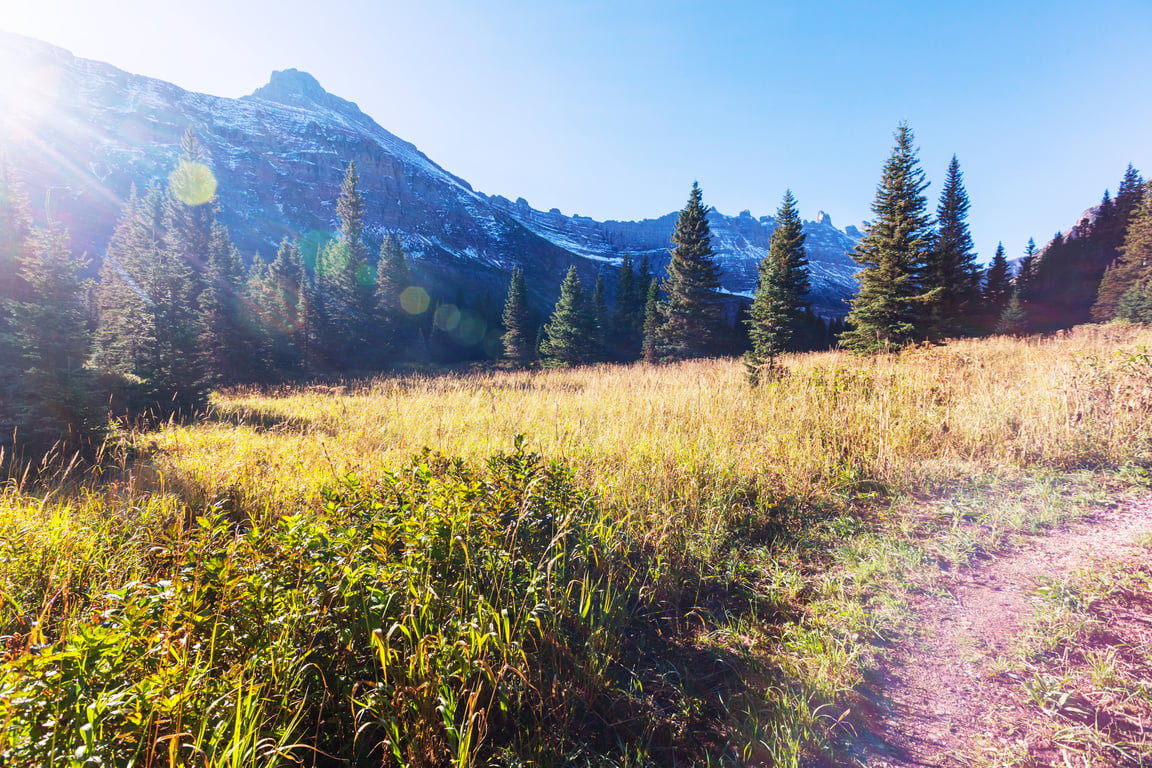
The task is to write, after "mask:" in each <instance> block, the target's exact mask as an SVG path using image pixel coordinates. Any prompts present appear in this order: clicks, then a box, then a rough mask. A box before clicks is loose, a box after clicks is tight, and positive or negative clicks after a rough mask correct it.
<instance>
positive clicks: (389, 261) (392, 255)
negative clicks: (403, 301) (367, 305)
mask: <svg viewBox="0 0 1152 768" xmlns="http://www.w3.org/2000/svg"><path fill="white" fill-rule="evenodd" d="M411 283H412V274H411V271H410V270H409V267H408V258H407V256H406V255H405V254H404V249H403V247H401V245H400V240H399V238H397V237H396V236H395V235H394V234H389V235H388V236H387V237H386V238H384V242H383V244H381V246H380V261H379V262H378V263H377V265H376V313H375V316H376V322H375V326H374V334H373V335H374V337H375V338H374V346H375V347H376V350H377V355H376V356H377V360H378V364H381V365H386V364H389V363H394V362H397V361H398V360H399V359H400V358H401V356H402V355H403V353H404V350H406V349H407V348H408V346H409V344H410V342H411V340H412V337H413V336H414V331H415V328H414V327H413V325H412V324H411V323H410V322H409V320H408V313H406V312H405V311H404V308H403V307H401V306H400V294H401V293H403V292H404V289H405V288H407V287H408V286H409V285H410V284H411Z"/></svg>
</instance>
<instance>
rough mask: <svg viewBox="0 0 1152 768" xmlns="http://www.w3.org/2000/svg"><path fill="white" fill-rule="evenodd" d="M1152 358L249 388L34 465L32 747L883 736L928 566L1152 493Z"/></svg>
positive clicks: (272, 751)
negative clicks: (868, 683)
mask: <svg viewBox="0 0 1152 768" xmlns="http://www.w3.org/2000/svg"><path fill="white" fill-rule="evenodd" d="M1150 350H1152V330H1150V329H1146V328H1141V327H1133V326H1122V325H1117V326H1088V327H1083V328H1078V329H1076V330H1074V331H1072V332H1069V333H1065V334H1060V335H1057V336H1054V337H1047V338H1039V337H1034V338H1029V339H1014V338H1003V337H1002V338H992V339H984V340H972V341H957V342H952V343H950V344H948V345H945V346H934V347H933V346H924V347H917V348H913V349H908V350H905V351H903V352H901V353H899V354H892V355H880V356H875V357H853V356H849V355H845V354H841V353H832V352H829V353H818V354H805V355H795V356H786V357H785V358H784V361H783V362H784V366H785V368H786V369H787V374H786V375H784V376H783V377H780V378H778V379H776V380H773V381H771V382H768V383H766V384H764V385H762V386H760V387H758V388H755V389H753V388H750V387H749V386H748V385H747V383H746V380H745V375H744V370H743V366H742V364H741V363H740V362H739V361H735V360H701V361H691V362H686V363H682V364H678V365H672V366H647V365H633V366H597V367H592V368H584V369H577V370H554V371H477V372H471V373H451V374H447V373H445V374H435V375H432V374H428V375H419V374H417V375H408V376H397V377H387V378H378V379H374V380H372V381H366V382H347V383H343V384H339V385H336V386H331V385H328V384H325V385H315V386H302V387H297V388H284V389H278V390H255V389H253V390H236V391H225V392H221V393H218V394H216V395H215V396H214V399H213V407H212V411H211V413H209V414H207V415H206V416H205V417H204V418H202V419H200V420H198V421H196V422H195V423H192V424H187V425H178V424H168V425H165V426H162V427H160V428H158V429H154V430H152V431H150V432H147V433H135V432H131V431H127V430H123V431H121V432H120V433H119V434H118V435H117V436H116V440H115V441H114V444H112V445H110V446H109V448H108V449H107V455H108V456H109V457H113V458H116V459H118V463H117V462H116V461H112V460H109V461H106V462H105V465H104V466H103V467H102V468H101V469H100V470H99V471H92V472H90V473H88V474H81V472H80V470H78V469H74V468H72V467H70V466H69V465H68V464H67V463H66V462H64V463H62V464H61V466H60V467H59V468H58V469H57V471H56V474H55V487H53V488H39V489H38V488H36V487H34V486H33V483H32V482H31V481H29V480H27V479H26V477H27V476H23V475H19V474H14V475H13V476H12V477H11V478H10V479H9V482H8V484H7V486H6V490H5V492H4V493H3V495H2V496H0V563H2V565H0V598H2V601H0V606H2V607H0V633H2V634H3V640H4V642H5V643H6V650H5V655H4V657H3V658H4V665H3V667H2V668H0V720H2V721H3V725H4V728H3V729H2V731H3V733H4V736H2V737H0V754H2V755H5V756H6V757H7V758H8V759H9V760H11V761H13V762H14V763H22V762H29V763H33V764H34V763H36V762H40V763H43V764H48V763H53V764H69V765H76V766H82V765H91V764H95V763H94V762H93V760H95V759H96V757H97V756H98V755H113V756H114V759H108V760H106V763H105V764H123V765H157V766H159V765H185V764H186V765H212V766H217V765H219V766H223V765H300V764H305V765H313V764H316V765H345V764H364V765H368V764H371V765H380V764H385V765H421V766H422V765H428V766H439V765H482V764H500V765H574V764H598V765H622V766H623V765H664V764H672V763H673V762H691V763H694V764H716V765H745V764H750V763H751V764H774V765H799V764H800V763H801V762H802V761H803V760H804V759H805V757H804V756H805V755H812V754H814V753H818V752H824V753H829V752H834V751H835V749H836V744H837V743H838V740H840V739H842V738H847V735H848V734H849V732H850V731H851V723H852V722H853V718H855V717H858V716H859V714H858V712H857V713H854V710H857V709H858V707H856V703H857V701H858V694H857V692H856V691H855V689H856V688H857V687H858V686H859V685H860V683H861V681H862V679H863V678H862V675H863V672H864V671H865V670H866V669H867V668H868V667H869V665H870V664H871V663H872V662H871V658H872V654H873V653H874V652H875V650H874V648H875V646H874V645H873V644H874V643H875V642H876V641H879V640H883V639H889V638H891V637H893V636H896V635H898V634H899V632H900V631H902V630H901V626H902V625H901V621H902V619H901V616H902V615H903V614H902V612H903V606H902V597H901V595H902V592H903V591H904V590H907V589H909V588H910V586H909V585H910V584H911V583H913V582H916V581H917V580H918V579H919V580H920V581H921V582H923V581H924V580H925V579H926V580H927V581H928V582H930V581H931V577H930V576H928V577H924V578H920V577H918V576H915V575H914V574H917V573H920V572H922V571H925V572H926V570H927V569H930V568H932V567H935V563H936V562H938V561H939V559H940V558H941V557H945V558H946V559H950V560H952V561H955V562H958V563H961V564H962V563H963V562H965V559H966V558H967V557H968V556H969V555H970V553H971V552H972V551H974V548H975V547H977V546H978V545H979V544H980V542H981V541H983V542H984V543H985V544H986V545H989V546H991V545H995V544H996V543H998V541H999V539H996V538H995V537H996V536H997V535H999V534H998V533H996V531H1002V530H1004V529H1010V530H1033V529H1034V528H1035V527H1036V525H1037V521H1042V522H1044V523H1048V522H1053V521H1058V520H1060V519H1062V518H1064V517H1067V516H1069V514H1070V513H1068V512H1067V509H1069V508H1071V507H1077V506H1078V505H1080V503H1081V501H1080V500H1077V499H1075V498H1070V497H1069V496H1068V495H1067V493H1065V494H1064V495H1061V492H1051V493H1049V492H1044V493H1041V494H1040V495H1041V496H1043V499H1042V500H1041V502H1040V503H1038V504H1037V503H1032V502H1029V503H1023V502H1020V501H1019V499H1016V500H1013V499H1007V498H1006V497H1005V493H1006V491H1005V489H1006V488H1009V489H1011V488H1015V489H1021V488H1023V489H1025V490H1027V489H1033V490H1034V489H1036V488H1037V487H1040V486H1044V487H1045V488H1048V489H1051V488H1054V487H1057V486H1060V485H1061V483H1062V482H1063V481H1061V480H1059V478H1074V477H1075V478H1080V479H1079V480H1076V481H1075V482H1070V484H1071V485H1073V486H1076V487H1077V488H1079V489H1080V490H1079V491H1076V493H1080V494H1081V497H1084V498H1088V500H1089V501H1091V500H1096V499H1098V498H1099V495H1100V492H1102V491H1106V492H1109V493H1111V492H1123V491H1124V489H1125V488H1129V487H1132V485H1133V483H1134V482H1137V483H1138V482H1143V479H1144V478H1146V476H1147V468H1148V467H1149V466H1150V465H1152V351H1150ZM520 435H523V436H524V438H523V442H522V443H520V442H518V440H517V438H518V436H520ZM426 448H427V449H431V453H429V452H427V451H425V449H426ZM457 458H459V460H457ZM554 461H555V462H558V463H553V462H554ZM1085 473H1089V479H1088V480H1084V479H1083V478H1084V477H1085ZM1037 477H1040V478H1046V479H1043V480H1042V481H1039V485H1037V481H1036V480H1035V478H1037ZM1053 478H1056V479H1057V480H1055V481H1054V480H1053ZM1077 483H1078V485H1077ZM1085 488H1088V490H1084V489H1085ZM1093 488H1094V489H1095V490H1092V489H1093ZM982 489H984V490H982ZM958 493H959V494H960V496H957V494H958ZM1022 493H1023V492H1022ZM992 494H995V497H993V496H992ZM1008 495H1009V496H1010V495H1011V494H1010V493H1009V494H1008ZM1024 495H1027V493H1024ZM961 497H962V498H961ZM1021 498H1022V497H1021ZM909 499H914V500H918V501H917V502H916V504H910V503H909ZM935 499H948V500H949V501H948V504H950V505H951V506H949V507H947V508H948V509H950V510H952V511H951V512H950V513H949V514H951V518H948V516H947V515H938V516H937V518H932V519H934V520H935V522H931V523H930V524H928V525H925V523H924V518H923V515H921V514H919V513H916V512H909V511H908V510H909V509H913V508H915V507H917V506H919V507H923V506H925V505H927V506H929V507H932V505H933V504H935V503H936V502H935V501H934V500H935ZM957 510H959V511H957ZM930 517H931V516H930ZM993 529H995V530H994V531H993ZM989 531H993V533H989ZM981 536H983V537H984V538H983V539H981V538H980V537H981ZM965 553H967V554H965ZM55 691H67V692H68V695H67V696H59V695H56V694H55V693H54V692H55Z"/></svg>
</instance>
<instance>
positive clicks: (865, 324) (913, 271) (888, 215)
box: [840, 123, 939, 352]
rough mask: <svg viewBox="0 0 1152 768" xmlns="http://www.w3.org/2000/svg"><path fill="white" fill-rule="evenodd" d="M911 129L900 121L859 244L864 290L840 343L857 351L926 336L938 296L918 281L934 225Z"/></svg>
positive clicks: (856, 256)
mask: <svg viewBox="0 0 1152 768" xmlns="http://www.w3.org/2000/svg"><path fill="white" fill-rule="evenodd" d="M913 140H914V137H913V135H912V129H911V128H909V127H908V124H907V123H901V124H900V127H899V128H898V129H897V131H896V145H895V147H894V148H893V150H892V155H891V157H889V159H888V161H887V162H886V163H885V165H884V173H883V176H882V178H881V180H880V185H879V186H878V187H877V189H876V199H875V200H874V201H873V203H872V211H873V213H875V214H876V220H875V221H874V222H873V224H872V226H871V227H869V228H868V232H867V233H866V234H865V235H864V238H863V239H862V240H861V241H860V242H859V243H858V244H857V245H856V249H855V252H854V253H853V255H852V258H853V259H855V261H856V263H857V264H860V265H861V266H863V267H864V269H862V270H861V271H860V272H858V273H857V274H856V278H857V279H858V280H859V281H860V289H859V291H858V292H857V294H856V297H855V298H853V299H852V302H851V305H852V310H851V311H850V312H849V314H848V317H847V319H846V323H847V324H848V325H850V326H851V330H848V331H845V332H844V333H843V334H842V335H841V337H840V343H841V344H842V345H844V346H845V347H846V348H848V349H851V350H853V351H855V352H874V351H877V350H882V349H887V348H890V347H901V346H904V345H905V344H907V343H908V342H910V341H913V340H915V339H917V338H920V337H922V336H923V335H924V325H925V314H926V309H927V308H928V307H929V306H930V305H931V304H932V302H933V301H935V299H936V297H937V296H938V295H939V294H938V292H934V291H932V290H929V291H925V290H924V288H923V286H922V285H921V283H920V280H921V279H922V276H923V273H924V269H925V266H926V264H927V262H928V258H929V255H930V254H931V253H932V248H933V236H932V224H931V220H930V218H929V216H928V213H927V211H926V207H927V201H926V198H925V197H924V190H925V189H927V188H928V182H927V181H925V180H924V171H923V170H921V168H920V167H919V160H918V158H917V156H916V149H915V147H913V145H912V142H913Z"/></svg>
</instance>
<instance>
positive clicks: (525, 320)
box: [501, 267, 536, 366]
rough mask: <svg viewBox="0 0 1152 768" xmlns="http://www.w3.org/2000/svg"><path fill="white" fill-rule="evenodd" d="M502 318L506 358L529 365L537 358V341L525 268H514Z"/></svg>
mask: <svg viewBox="0 0 1152 768" xmlns="http://www.w3.org/2000/svg"><path fill="white" fill-rule="evenodd" d="M501 319H502V320H503V323H504V335H503V336H502V337H501V342H502V344H503V348H504V359H505V360H508V361H509V362H511V363H512V364H514V365H517V366H526V365H529V364H530V363H531V362H532V361H533V360H534V359H535V358H536V341H535V337H534V334H533V333H532V327H531V314H530V312H529V310H528V287H527V285H526V284H525V282H524V270H523V269H521V268H520V267H515V268H514V269H513V270H512V279H511V280H510V281H509V283H508V298H507V299H506V300H505V301H504V314H503V315H502V318H501Z"/></svg>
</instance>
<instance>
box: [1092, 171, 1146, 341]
mask: <svg viewBox="0 0 1152 768" xmlns="http://www.w3.org/2000/svg"><path fill="white" fill-rule="evenodd" d="M1142 190H1143V194H1142V195H1141V196H1140V198H1139V199H1138V200H1137V201H1136V207H1135V209H1134V210H1133V211H1132V213H1131V215H1130V217H1129V221H1128V230H1127V233H1126V235H1125V237H1124V246H1123V248H1121V249H1120V254H1121V255H1120V258H1118V259H1117V260H1116V261H1115V262H1113V264H1112V265H1111V266H1109V268H1108V270H1107V271H1106V272H1105V273H1104V277H1103V278H1102V279H1101V281H1100V290H1099V292H1098V293H1097V296H1096V303H1095V304H1093V305H1092V319H1093V320H1095V321H1096V322H1098V323H1102V322H1106V321H1108V320H1111V319H1112V318H1114V317H1118V316H1120V315H1119V311H1120V300H1121V299H1122V298H1123V297H1124V296H1125V295H1126V294H1127V293H1128V291H1129V290H1131V289H1132V288H1133V287H1134V286H1135V285H1137V284H1138V283H1140V282H1142V281H1144V280H1146V279H1148V278H1149V277H1152V184H1149V185H1147V186H1146V187H1142Z"/></svg>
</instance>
